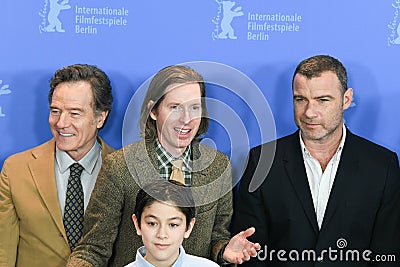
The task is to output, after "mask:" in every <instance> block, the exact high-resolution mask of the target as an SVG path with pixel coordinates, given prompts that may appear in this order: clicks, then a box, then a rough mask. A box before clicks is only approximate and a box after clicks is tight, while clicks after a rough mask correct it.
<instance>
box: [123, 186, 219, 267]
mask: <svg viewBox="0 0 400 267" xmlns="http://www.w3.org/2000/svg"><path fill="white" fill-rule="evenodd" d="M132 219H133V222H134V224H135V228H136V232H137V234H138V235H140V236H141V237H142V241H143V244H144V246H142V247H141V248H139V249H138V250H137V253H136V260H135V261H134V262H132V263H130V264H128V265H126V267H135V266H139V267H142V266H146V267H152V266H155V267H180V266H190V267H217V266H218V265H217V264H216V263H214V262H212V261H210V260H208V259H205V258H201V257H197V256H193V255H188V254H186V253H185V250H184V249H183V247H182V241H183V239H184V238H188V237H189V235H190V233H191V231H192V229H193V226H194V223H195V203H194V200H193V196H192V193H191V191H190V188H189V187H185V186H183V185H182V184H180V183H178V182H175V181H165V180H155V181H153V182H151V183H149V184H147V185H146V186H144V187H143V188H142V189H141V190H140V191H139V193H138V195H137V196H136V205H135V210H134V214H133V215H132Z"/></svg>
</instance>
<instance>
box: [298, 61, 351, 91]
mask: <svg viewBox="0 0 400 267" xmlns="http://www.w3.org/2000/svg"><path fill="white" fill-rule="evenodd" d="M325 71H332V72H334V73H335V74H336V76H337V77H338V79H339V82H340V85H341V90H342V93H343V94H344V93H345V92H346V90H347V89H348V87H347V72H346V68H345V67H344V66H343V64H342V63H341V62H340V61H339V60H338V59H336V58H334V57H331V56H328V55H317V56H313V57H310V58H307V59H305V60H303V61H302V62H300V63H299V65H298V66H297V68H296V70H295V72H294V74H293V78H292V88H293V82H294V77H295V76H296V74H301V75H303V76H305V77H307V79H311V78H314V77H319V76H320V75H321V73H323V72H325Z"/></svg>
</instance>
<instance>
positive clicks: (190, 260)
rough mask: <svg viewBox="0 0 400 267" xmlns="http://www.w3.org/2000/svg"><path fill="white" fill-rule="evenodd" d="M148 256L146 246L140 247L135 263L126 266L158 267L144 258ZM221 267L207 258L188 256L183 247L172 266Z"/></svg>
mask: <svg viewBox="0 0 400 267" xmlns="http://www.w3.org/2000/svg"><path fill="white" fill-rule="evenodd" d="M145 255H146V248H145V247H144V246H142V247H140V248H139V249H138V250H137V252H136V260H135V261H134V262H131V263H129V264H128V265H125V267H156V266H154V265H153V264H151V263H150V262H148V261H147V260H146V259H145V258H144V257H145ZM186 266H189V267H219V265H218V264H216V263H215V262H213V261H210V260H208V259H206V258H202V257H197V256H193V255H189V254H186V252H185V250H184V249H183V247H182V246H181V247H180V248H179V256H178V259H177V260H176V261H175V263H174V264H172V266H171V267H186Z"/></svg>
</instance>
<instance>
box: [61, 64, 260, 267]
mask: <svg viewBox="0 0 400 267" xmlns="http://www.w3.org/2000/svg"><path fill="white" fill-rule="evenodd" d="M207 116H208V115H207V110H206V105H205V86H204V82H203V79H202V77H201V76H200V75H199V74H198V73H196V72H195V71H194V70H192V69H191V68H189V67H186V66H170V67H166V68H164V69H162V70H161V71H159V72H158V73H157V74H156V76H155V77H154V78H153V79H152V81H151V83H150V86H149V89H148V91H147V95H146V97H145V99H144V101H143V104H142V110H141V119H140V126H141V130H142V135H143V137H144V139H143V140H142V141H139V142H136V143H133V144H130V145H128V146H126V147H124V148H122V149H120V150H118V151H116V152H115V153H112V154H111V155H109V156H108V157H107V159H106V162H105V164H104V166H103V168H102V171H101V173H100V175H99V179H98V181H97V183H96V186H95V189H94V192H93V195H92V197H91V200H90V203H89V207H88V211H87V213H86V216H85V227H84V232H85V234H84V237H83V239H82V241H81V243H80V244H79V245H78V246H77V247H76V249H75V250H74V251H73V253H72V254H71V257H70V259H69V261H68V264H67V266H124V265H126V264H128V263H129V262H132V261H133V260H134V258H135V254H136V250H137V249H138V248H139V247H140V246H142V242H141V239H140V237H139V236H137V235H136V231H135V229H134V225H133V222H132V219H131V216H132V213H133V210H134V207H135V198H136V195H137V193H138V191H139V189H140V186H142V185H144V184H145V183H146V182H148V181H151V180H154V179H160V178H161V179H169V178H170V175H171V173H172V168H173V167H172V164H171V162H172V161H174V160H182V162H183V166H182V169H181V170H182V172H183V183H184V184H185V185H186V186H190V187H191V188H192V191H193V195H194V198H195V203H196V209H197V215H196V224H195V226H194V228H193V231H192V234H191V236H190V237H189V238H188V239H186V240H185V241H184V243H183V246H184V248H185V250H186V251H187V253H189V254H193V255H197V256H201V257H207V258H210V259H212V260H214V261H216V262H218V263H220V264H222V263H242V262H243V261H246V260H249V259H250V257H251V256H256V250H257V249H258V248H259V245H258V244H253V243H251V242H249V241H248V240H247V237H248V236H250V235H251V234H253V232H254V228H249V229H247V230H246V231H243V232H241V233H239V234H237V235H236V236H234V237H233V238H232V239H230V233H229V231H228V227H229V224H230V221H231V216H232V192H231V189H232V181H231V179H232V178H231V170H230V168H231V166H230V162H229V159H228V158H227V157H226V156H225V155H224V154H222V153H221V152H219V151H217V150H215V149H212V148H209V147H207V146H204V145H202V144H199V142H198V137H199V136H200V135H202V134H204V133H205V132H206V131H207V128H208V118H207Z"/></svg>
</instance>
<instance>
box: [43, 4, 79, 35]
mask: <svg viewBox="0 0 400 267" xmlns="http://www.w3.org/2000/svg"><path fill="white" fill-rule="evenodd" d="M68 2H69V0H62V1H61V2H59V0H45V1H44V6H43V9H42V11H40V12H39V16H41V17H42V23H41V24H40V26H39V31H40V33H42V32H65V30H64V29H63V28H62V25H61V21H60V19H59V18H58V16H59V15H60V12H61V10H66V9H70V8H71V6H70V5H69V4H68ZM49 4H50V6H49V10H47V6H48V5H49Z"/></svg>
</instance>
